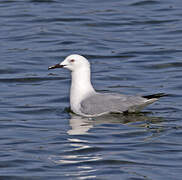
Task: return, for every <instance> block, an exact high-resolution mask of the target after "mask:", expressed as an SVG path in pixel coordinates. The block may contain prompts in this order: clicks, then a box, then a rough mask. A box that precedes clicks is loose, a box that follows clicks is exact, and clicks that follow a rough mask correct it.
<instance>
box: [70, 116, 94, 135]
mask: <svg viewBox="0 0 182 180" xmlns="http://www.w3.org/2000/svg"><path fill="white" fill-rule="evenodd" d="M91 121H92V120H91V119H90V120H89V119H88V118H84V117H81V116H77V115H74V114H72V116H71V119H70V126H71V129H70V130H69V131H68V134H69V135H76V134H86V133H87V131H88V130H89V129H90V128H92V127H93V125H92V124H91V123H90V122H91Z"/></svg>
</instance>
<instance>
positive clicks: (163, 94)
mask: <svg viewBox="0 0 182 180" xmlns="http://www.w3.org/2000/svg"><path fill="white" fill-rule="evenodd" d="M164 96H168V94H165V93H157V94H152V95H148V96H143V97H144V98H146V99H153V98H157V99H158V98H160V97H164Z"/></svg>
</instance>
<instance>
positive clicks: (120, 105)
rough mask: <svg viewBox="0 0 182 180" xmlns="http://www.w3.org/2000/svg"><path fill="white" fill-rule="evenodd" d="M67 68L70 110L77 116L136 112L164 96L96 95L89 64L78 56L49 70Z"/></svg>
mask: <svg viewBox="0 0 182 180" xmlns="http://www.w3.org/2000/svg"><path fill="white" fill-rule="evenodd" d="M54 68H67V69H69V70H70V71H72V83H71V93H70V104H71V110H72V111H73V112H74V113H76V114H79V115H82V116H86V117H95V116H100V115H103V114H108V113H110V112H116V113H123V112H136V111H140V110H141V109H143V108H144V107H145V106H147V105H148V104H151V103H153V102H155V101H157V100H158V99H159V98H160V97H162V96H164V94H163V93H160V94H154V95H149V96H131V95H123V94H116V93H107V94H106V93H104V94H102V93H97V92H96V91H95V90H94V88H93V87H92V84H91V81H90V63H89V62H88V60H87V59H86V58H84V57H83V56H80V55H70V56H68V57H67V58H66V59H65V60H64V61H63V62H62V63H60V64H56V65H54V66H50V67H49V69H54Z"/></svg>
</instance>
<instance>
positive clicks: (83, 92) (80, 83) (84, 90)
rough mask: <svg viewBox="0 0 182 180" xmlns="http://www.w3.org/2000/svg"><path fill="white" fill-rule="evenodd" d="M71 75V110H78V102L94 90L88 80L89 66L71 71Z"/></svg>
mask: <svg viewBox="0 0 182 180" xmlns="http://www.w3.org/2000/svg"><path fill="white" fill-rule="evenodd" d="M71 76H72V81H71V90H70V105H71V109H72V111H73V112H78V111H79V109H80V102H81V101H82V100H83V99H84V98H86V97H87V96H89V95H90V94H92V93H94V92H95V90H94V88H93V86H92V84H91V81H90V67H88V68H80V69H77V70H76V71H72V73H71Z"/></svg>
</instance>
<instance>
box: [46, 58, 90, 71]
mask: <svg viewBox="0 0 182 180" xmlns="http://www.w3.org/2000/svg"><path fill="white" fill-rule="evenodd" d="M55 68H66V69H69V70H70V71H76V70H79V69H89V68H90V63H89V62H88V60H87V59H86V58H85V57H83V56H80V55H78V54H73V55H70V56H68V57H66V58H65V60H64V61H62V62H61V63H60V64H56V65H54V66H50V67H49V68H48V69H55Z"/></svg>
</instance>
